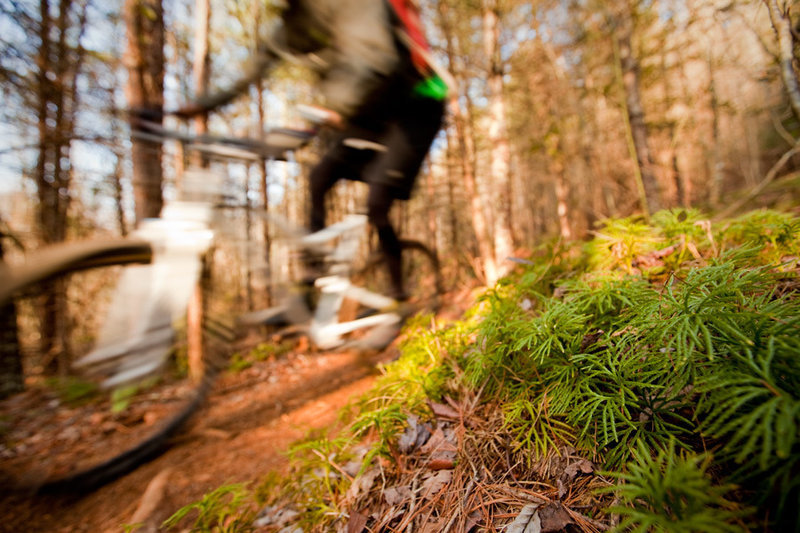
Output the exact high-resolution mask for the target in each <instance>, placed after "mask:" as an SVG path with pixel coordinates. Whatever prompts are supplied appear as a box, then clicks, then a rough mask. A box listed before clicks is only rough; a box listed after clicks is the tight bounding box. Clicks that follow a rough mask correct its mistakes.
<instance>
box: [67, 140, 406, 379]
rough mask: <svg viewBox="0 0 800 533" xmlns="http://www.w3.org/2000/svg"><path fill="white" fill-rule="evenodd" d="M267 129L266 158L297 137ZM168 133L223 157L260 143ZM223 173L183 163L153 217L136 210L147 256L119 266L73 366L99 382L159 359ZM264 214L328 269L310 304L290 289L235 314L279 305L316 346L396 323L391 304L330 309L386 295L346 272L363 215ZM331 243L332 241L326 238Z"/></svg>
mask: <svg viewBox="0 0 800 533" xmlns="http://www.w3.org/2000/svg"><path fill="white" fill-rule="evenodd" d="M164 131H165V130H163V129H162V130H160V131H159V132H158V133H159V134H163V132H164ZM268 135H271V139H273V140H275V141H276V143H277V144H278V148H273V149H271V151H267V153H269V154H270V155H271V156H272V158H273V159H277V158H278V157H277V155H279V154H285V153H286V152H288V151H291V150H294V149H296V148H297V147H299V145H298V141H297V139H294V140H293V139H291V135H289V136H288V137H287V136H286V130H278V131H277V132H273V133H270V134H268ZM172 136H173V138H177V139H178V140H179V141H181V142H183V143H184V144H186V145H187V146H188V147H189V148H193V149H200V150H203V151H205V152H210V153H212V154H214V155H216V156H218V157H221V158H223V159H239V160H253V159H258V158H260V157H262V155H261V154H263V153H264V150H263V149H262V150H261V151H258V150H253V149H252V148H253V147H252V146H250V145H247V144H241V143H240V144H236V145H233V146H230V145H228V146H223V147H221V149H220V147H219V146H215V145H214V144H213V143H215V142H216V141H218V140H219V138H210V139H205V140H200V141H199V140H198V139H195V138H192V137H188V136H177V135H172ZM224 140H225V141H227V142H231V141H233V140H231V139H224ZM187 141H188V142H187ZM293 141H294V144H292V142H293ZM256 148H258V147H256ZM223 182H224V174H223V173H221V172H215V171H212V170H207V169H196V168H190V169H187V170H186V171H185V173H184V175H183V178H182V190H181V191H180V195H179V197H178V199H177V200H173V201H171V202H169V203H167V204H166V205H165V207H164V209H163V211H162V213H161V216H160V217H159V218H156V219H148V220H146V221H145V222H144V223H143V224H142V225H141V227H140V228H139V229H138V230H137V231H135V232H134V233H133V234H132V237H134V238H138V239H144V240H146V241H148V242H150V243H151V244H152V246H153V252H154V253H153V262H152V263H151V264H149V265H138V266H134V267H129V268H127V269H126V271H125V272H124V275H123V277H122V278H121V280H120V282H119V284H118V286H117V287H116V291H115V295H114V296H113V299H112V305H111V307H110V309H109V314H108V316H107V318H106V321H105V324H104V325H103V328H102V330H101V332H100V335H99V339H98V342H97V345H96V347H95V349H94V350H92V351H91V352H90V353H88V354H87V355H86V356H84V357H83V358H82V359H81V360H79V361H77V362H76V363H75V364H76V366H77V367H79V368H80V367H82V368H93V369H95V370H98V371H102V372H104V373H105V374H107V375H108V374H110V375H111V377H109V378H108V379H106V380H105V381H104V382H103V386H104V387H108V388H111V387H116V386H119V385H121V384H125V383H129V382H133V381H136V380H138V379H141V378H143V377H146V376H147V375H150V374H152V373H154V372H156V371H157V370H159V369H160V367H161V366H162V365H164V364H165V363H166V361H167V359H168V356H169V349H170V345H171V342H172V340H173V338H174V332H175V324H176V323H177V322H178V321H179V320H180V319H181V317H182V316H183V315H184V313H185V311H186V309H187V306H188V305H189V299H190V298H191V295H192V291H193V290H194V287H195V286H196V285H197V283H198V281H199V279H200V274H201V271H202V258H203V256H204V255H206V254H207V253H208V252H209V251H210V250H211V249H212V248H213V246H214V242H215V238H216V236H217V234H218V233H219V231H220V229H221V228H220V227H219V223H218V221H219V219H220V218H221V217H219V216H218V215H219V214H220V209H219V208H218V206H219V204H220V200H221V199H222V198H223ZM265 216H266V217H267V220H268V221H269V222H271V223H273V224H274V226H275V227H276V228H278V229H279V231H280V233H282V234H283V235H284V236H285V237H286V238H287V239H288V241H289V242H290V246H293V247H296V248H298V249H307V250H311V251H314V252H315V253H317V254H319V253H322V254H324V255H325V259H326V262H327V264H329V270H328V271H327V272H326V273H325V274H324V275H323V276H322V277H320V278H318V279H317V280H316V282H315V286H316V288H317V289H318V290H319V293H320V297H319V301H318V305H317V306H316V309H315V310H314V312H313V314H312V313H311V312H310V310H309V309H308V308H307V306H306V308H305V309H304V308H303V306H304V302H299V301H298V299H297V298H296V297H295V298H291V297H290V298H287V300H286V301H285V302H283V304H282V305H279V306H276V307H273V308H269V309H266V310H262V311H256V312H252V313H248V314H246V315H244V316H242V317H240V319H239V321H238V323H239V324H241V325H258V324H263V323H264V322H265V321H266V320H268V319H269V318H270V317H274V316H276V315H278V314H281V313H283V314H284V316H285V317H287V318H288V320H289V322H292V323H293V324H294V325H295V326H299V327H300V328H301V329H303V330H305V332H306V333H307V334H308V335H309V337H310V339H311V341H312V343H313V344H314V345H315V346H317V347H318V348H320V349H323V350H330V349H335V348H340V347H343V346H345V345H346V344H347V342H346V340H345V338H344V336H345V335H347V334H349V333H353V332H356V331H359V330H367V329H372V330H374V331H386V330H390V331H394V332H396V331H397V330H398V329H399V326H400V324H401V323H402V320H403V319H402V317H401V316H400V315H399V314H398V313H395V312H378V313H377V314H374V315H371V316H368V317H365V318H359V319H355V320H350V321H345V322H340V321H339V310H340V309H341V306H342V303H343V301H344V300H345V298H347V299H351V300H355V301H357V302H359V303H361V304H363V305H365V306H367V307H369V308H372V309H377V310H381V309H390V308H392V307H393V306H395V305H396V302H395V300H394V299H392V298H390V297H387V296H385V295H382V294H378V293H375V292H372V291H369V290H367V289H365V288H363V287H359V286H356V285H355V284H353V282H352V281H351V279H350V276H351V274H352V267H353V263H354V261H355V259H356V255H357V253H358V250H359V243H360V241H361V239H362V238H363V236H364V235H365V234H366V231H365V228H366V225H367V217H366V216H365V215H356V214H353V215H349V216H347V217H346V218H345V219H344V220H342V221H340V222H338V223H335V224H333V225H331V226H329V227H327V228H324V229H323V230H321V231H319V232H316V233H312V234H306V232H305V230H304V229H302V228H298V227H296V226H293V225H292V224H290V223H289V222H287V221H285V220H281V219H280V217H277V216H276V215H274V214H265ZM333 243H336V244H335V245H333V246H332V244H333ZM364 347H370V346H368V344H367V346H364Z"/></svg>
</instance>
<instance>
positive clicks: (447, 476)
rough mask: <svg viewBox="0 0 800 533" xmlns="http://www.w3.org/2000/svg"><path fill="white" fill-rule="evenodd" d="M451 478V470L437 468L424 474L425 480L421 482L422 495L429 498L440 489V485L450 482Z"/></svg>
mask: <svg viewBox="0 0 800 533" xmlns="http://www.w3.org/2000/svg"><path fill="white" fill-rule="evenodd" d="M452 479H453V471H452V470H439V471H438V472H436V473H435V474H431V475H429V476H426V479H425V481H423V482H422V497H423V498H424V499H426V500H430V499H431V498H433V497H434V496H435V495H436V494H438V492H439V491H440V490H442V487H444V486H445V485H447V484H448V483H450V480H452Z"/></svg>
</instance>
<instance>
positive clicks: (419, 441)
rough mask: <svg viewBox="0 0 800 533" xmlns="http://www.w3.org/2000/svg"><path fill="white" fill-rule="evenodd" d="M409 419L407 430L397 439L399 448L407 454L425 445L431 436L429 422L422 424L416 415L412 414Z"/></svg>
mask: <svg viewBox="0 0 800 533" xmlns="http://www.w3.org/2000/svg"><path fill="white" fill-rule="evenodd" d="M407 421H408V425H407V426H406V430H405V431H404V432H403V434H402V435H401V436H400V439H399V440H398V441H397V447H398V449H399V450H400V452H401V453H405V454H407V453H409V452H411V451H412V450H415V449H417V448H419V447H420V446H423V445H424V444H425V443H426V442H428V439H429V438H430V436H431V432H430V429H428V426H427V424H420V423H419V420H418V419H417V417H416V416H414V415H410V416H409V417H408V419H407Z"/></svg>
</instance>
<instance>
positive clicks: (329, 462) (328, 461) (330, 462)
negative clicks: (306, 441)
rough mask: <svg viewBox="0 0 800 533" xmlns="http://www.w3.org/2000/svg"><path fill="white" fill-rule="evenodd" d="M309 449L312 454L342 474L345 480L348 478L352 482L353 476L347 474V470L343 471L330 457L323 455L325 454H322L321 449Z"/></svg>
mask: <svg viewBox="0 0 800 533" xmlns="http://www.w3.org/2000/svg"><path fill="white" fill-rule="evenodd" d="M311 451H312V452H313V453H314V455H316V456H317V457H319V458H320V459H322V460H323V461H325V462H327V463H328V464H329V465H331V466H332V467H333V468H335V469H336V471H337V472H339V473H340V474H342V475H343V476H344V477H345V478H347V480H348V481H349V482H350V483H352V482H353V476H351V475H350V474H348V473H347V472H345V471H344V470H343V469H342V467H341V466H339V465H337V464H336V463H334V462H333V461H331V460H330V459H328V458H327V457H325V456H324V455H323V454H322V452H321V451H319V450H316V449H312V450H311Z"/></svg>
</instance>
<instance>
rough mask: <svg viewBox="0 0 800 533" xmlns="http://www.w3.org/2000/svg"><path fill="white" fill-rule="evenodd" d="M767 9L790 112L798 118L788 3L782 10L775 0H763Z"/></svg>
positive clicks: (799, 99)
mask: <svg viewBox="0 0 800 533" xmlns="http://www.w3.org/2000/svg"><path fill="white" fill-rule="evenodd" d="M764 4H766V6H767V10H769V19H770V21H771V22H772V27H773V28H774V29H775V33H776V34H777V36H778V62H779V63H780V67H781V79H782V80H783V85H784V87H785V88H786V93H787V95H788V97H789V103H790V104H791V106H792V112H793V113H794V117H795V118H796V119H797V120H800V82H798V79H797V72H795V70H794V65H793V63H794V60H795V57H794V46H795V42H794V38H793V36H792V21H791V18H790V17H789V7H788V5H787V6H786V7H785V8H784V10H783V11H781V9H780V8H779V7H778V1H777V0H764Z"/></svg>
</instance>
